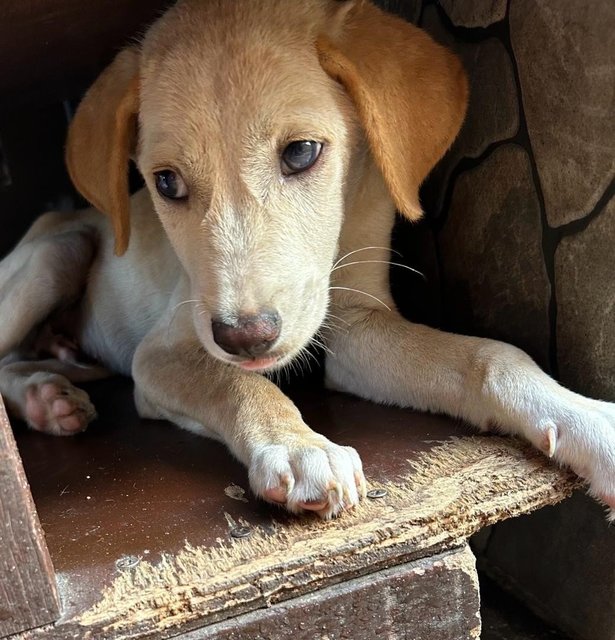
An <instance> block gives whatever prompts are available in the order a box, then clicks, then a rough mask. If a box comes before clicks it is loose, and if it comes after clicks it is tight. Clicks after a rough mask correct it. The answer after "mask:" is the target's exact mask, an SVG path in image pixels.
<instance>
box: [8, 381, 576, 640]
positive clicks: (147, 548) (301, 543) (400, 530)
mask: <svg viewBox="0 0 615 640" xmlns="http://www.w3.org/2000/svg"><path fill="white" fill-rule="evenodd" d="M131 392H132V387H131V384H130V383H129V381H126V380H121V379H115V380H109V381H107V382H104V383H100V384H96V385H93V386H92V387H91V393H92V397H93V400H94V402H95V404H96V406H97V408H98V410H99V414H100V419H99V420H98V421H97V422H96V423H94V424H93V425H91V427H90V428H89V429H88V431H87V432H86V433H84V434H80V435H78V436H76V437H74V438H53V437H49V436H45V435H42V434H39V433H35V432H31V431H27V430H25V429H23V428H22V427H20V426H17V434H16V435H17V440H18V444H19V447H20V451H21V454H22V458H23V461H24V466H25V468H26V472H27V474H28V477H29V479H30V482H31V485H32V491H33V495H34V498H35V501H36V504H37V508H38V511H39V515H40V518H41V522H42V524H43V527H44V529H45V532H46V536H47V542H48V545H49V549H50V552H51V556H52V558H53V560H54V564H55V566H56V569H57V573H58V582H59V585H60V591H61V595H62V601H63V606H64V609H63V616H62V618H61V620H60V621H59V623H58V625H57V626H55V627H50V628H48V629H45V630H44V631H42V632H40V633H36V632H35V633H29V634H27V635H26V636H25V637H27V638H33V637H44V638H45V640H51V639H56V638H57V639H64V638H73V637H79V638H81V637H86V634H88V633H89V634H91V637H92V638H98V637H101V638H106V639H107V638H128V637H130V638H137V637H138V638H166V637H172V636H174V635H177V634H178V633H180V632H186V631H189V630H191V629H196V628H199V627H204V626H207V625H211V624H216V623H219V622H222V621H223V620H226V619H229V618H236V617H237V616H241V615H244V614H247V613H249V612H251V611H256V610H258V609H263V608H267V607H270V606H273V605H276V604H277V603H281V602H284V601H288V600H290V599H293V598H297V597H301V596H303V595H306V594H309V593H314V592H317V591H319V590H321V589H323V588H327V587H330V586H333V585H335V584H339V583H341V582H346V581H349V580H354V579H356V578H359V577H361V576H364V575H367V574H370V573H374V572H377V571H380V570H382V569H385V568H388V567H392V566H394V565H400V564H404V563H408V562H413V561H415V560H417V559H420V558H424V557H429V556H432V555H434V554H438V553H441V552H442V551H443V550H445V549H448V548H453V547H457V546H459V545H461V544H463V543H464V541H465V540H466V538H467V537H468V536H469V535H470V534H471V533H473V532H474V531H476V530H477V529H478V528H480V527H481V526H483V525H486V524H489V523H491V522H494V521H497V520H500V519H502V518H505V517H510V516H512V515H516V514H518V513H524V512H526V511H529V510H532V509H534V508H537V507H539V506H542V505H544V504H549V503H553V502H556V501H558V500H560V499H562V498H563V497H565V495H566V494H567V493H568V492H569V491H570V490H571V489H572V487H573V483H572V482H571V481H570V478H569V476H568V475H567V474H565V473H563V472H561V471H559V470H557V469H556V468H554V467H552V466H551V465H549V464H548V463H547V462H546V459H545V458H544V457H543V456H541V455H540V454H538V453H535V452H533V451H531V450H529V449H528V448H527V447H520V446H519V445H515V444H511V443H510V441H509V440H504V439H501V438H490V437H484V438H477V439H470V438H469V437H468V436H469V435H470V432H469V431H468V430H467V428H466V427H464V426H463V425H462V424H460V423H458V422H456V421H453V420H450V419H447V418H444V417H440V416H433V415H425V414H417V413H414V412H412V411H404V410H399V409H393V408H386V407H381V406H377V405H375V404H372V403H369V402H364V401H361V400H359V399H357V398H354V397H351V396H348V395H344V394H336V393H327V392H324V391H323V390H321V389H318V388H314V389H307V390H306V389H303V390H300V391H295V392H293V395H294V397H295V399H296V401H297V403H298V405H299V407H300V408H301V410H302V412H303V414H304V416H305V418H306V420H307V422H308V423H309V424H311V425H312V426H313V427H314V428H315V429H317V430H319V431H321V432H322V433H324V434H325V435H327V436H328V437H330V438H331V439H333V440H335V441H337V442H340V443H345V444H349V445H352V446H355V447H356V448H357V449H358V450H359V452H360V453H361V455H362V457H363V460H364V464H365V469H366V473H367V476H368V478H369V480H370V482H371V484H372V486H376V487H381V486H385V487H387V488H388V492H389V493H388V494H387V496H386V497H385V498H384V499H382V500H378V501H367V502H366V503H365V504H364V505H363V506H362V507H361V508H360V509H358V510H356V512H354V513H348V514H345V515H344V516H343V517H342V518H340V519H339V520H337V521H334V522H330V523H321V522H320V521H318V520H317V519H315V518H309V517H305V518H298V517H291V516H288V515H286V514H285V513H284V512H283V511H281V510H279V509H276V508H274V507H271V506H268V505H265V504H263V503H262V502H260V501H258V500H255V499H254V497H253V496H252V495H251V494H250V492H249V489H248V481H247V474H246V471H245V469H244V468H243V467H242V466H241V465H240V464H239V463H237V462H236V461H235V460H233V458H232V457H231V456H230V455H229V454H228V452H227V451H226V449H225V447H224V446H223V445H221V444H219V443H216V442H212V441H209V440H207V439H204V438H199V437H197V436H195V435H192V434H190V433H187V432H185V431H182V430H179V429H177V428H176V427H173V426H171V425H169V424H167V423H164V422H155V421H142V420H139V419H138V418H137V416H136V414H135V410H134V406H133V404H132V399H131ZM443 447H444V449H442V448H443ZM438 452H439V453H438ZM436 454H437V455H436ZM443 464H445V465H446V466H444V467H443V466H442V465H443ZM413 465H414V466H413ZM416 465H419V466H416ZM238 488H239V489H244V490H245V494H243V495H241V491H240V490H239V491H238ZM237 526H246V527H248V528H249V530H250V532H251V535H250V536H249V537H248V538H246V539H240V540H236V539H234V538H233V537H232V535H231V532H232V530H233V529H235V528H236V527H237ZM186 543H188V546H186Z"/></svg>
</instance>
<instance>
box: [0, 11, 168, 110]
mask: <svg viewBox="0 0 615 640" xmlns="http://www.w3.org/2000/svg"><path fill="white" fill-rule="evenodd" d="M169 4H171V1H170V0H115V1H114V2H107V1H105V0H89V1H87V2H84V1H83V0H22V1H20V2H4V3H2V20H1V21H0V59H1V60H2V61H3V64H2V65H0V109H6V108H7V106H10V107H13V106H14V105H15V104H16V103H24V102H32V101H33V100H37V101H40V100H46V101H49V102H51V101H53V100H56V99H59V98H65V97H74V96H76V95H78V94H79V92H80V91H81V90H82V89H83V88H85V87H86V86H87V85H88V84H89V83H90V82H91V81H92V80H93V79H94V77H95V76H96V75H97V74H98V72H99V71H100V70H101V69H102V68H103V66H104V65H105V64H107V63H108V62H109V61H110V59H111V58H112V56H113V55H114V53H116V52H117V51H118V50H119V49H120V48H121V47H122V46H124V45H125V44H126V43H127V42H128V41H129V39H130V38H133V37H135V35H138V34H139V33H140V32H142V30H143V28H144V25H147V24H149V23H150V22H151V21H152V20H154V19H155V18H156V17H157V16H158V15H159V14H160V12H161V10H162V9H163V8H164V7H165V6H167V5H169Z"/></svg>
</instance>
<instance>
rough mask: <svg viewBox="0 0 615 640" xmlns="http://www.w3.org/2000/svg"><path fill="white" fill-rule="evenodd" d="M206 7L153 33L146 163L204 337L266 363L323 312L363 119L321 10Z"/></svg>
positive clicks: (309, 332) (237, 355) (145, 65)
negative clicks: (332, 71) (343, 81)
mask: <svg viewBox="0 0 615 640" xmlns="http://www.w3.org/2000/svg"><path fill="white" fill-rule="evenodd" d="M205 4H209V3H201V4H200V5H199V3H194V4H193V5H192V4H190V3H184V4H183V5H181V6H180V7H179V8H178V9H176V10H174V11H171V12H170V13H169V14H168V15H167V16H165V18H164V19H163V20H162V21H161V22H160V23H158V25H157V26H156V28H155V29H154V30H153V32H150V34H149V35H148V36H147V38H146V40H145V43H144V46H143V51H142V66H141V94H140V101H141V103H140V110H139V143H138V151H137V162H138V166H139V169H140V171H141V173H142V174H143V176H144V177H145V180H146V183H147V186H148V188H149V191H150V193H151V196H152V199H153V202H154V206H155V208H156V211H157V212H158V215H159V217H160V219H161V221H162V224H163V226H164V229H165V231H166V233H167V235H168V237H169V239H170V241H171V243H172V245H173V247H174V249H175V251H176V253H177V255H178V257H179V259H180V261H181V263H182V265H183V267H184V269H185V271H186V272H187V274H188V276H189V279H190V283H191V295H190V297H191V299H192V300H194V301H195V303H194V305H193V307H192V308H193V319H194V325H195V328H196V331H197V334H198V336H199V338H200V340H201V342H202V344H203V345H204V347H205V348H206V349H207V350H208V351H209V352H210V353H211V354H212V355H214V356H216V357H218V358H220V359H222V360H224V361H227V362H231V363H234V364H237V365H239V366H242V367H244V368H251V369H260V370H264V369H269V368H273V367H276V366H282V365H284V364H285V363H287V362H288V361H289V360H290V359H292V358H293V357H294V356H296V355H297V354H298V352H300V351H301V349H302V348H303V347H305V346H306V344H307V343H308V342H309V341H310V339H311V338H312V336H313V335H314V334H315V332H317V330H318V328H319V326H320V325H321V323H322V321H323V319H324V318H325V315H326V312H327V304H328V299H329V275H330V271H331V268H332V266H333V262H334V259H335V256H336V250H337V241H338V236H339V233H340V228H341V224H342V218H343V212H344V200H345V196H346V193H345V189H346V188H347V180H346V176H347V175H348V172H349V167H350V165H351V163H352V156H353V149H354V148H355V147H356V146H357V143H358V133H357V132H358V127H357V124H356V120H355V115H354V108H353V106H352V104H351V102H350V100H349V99H348V97H347V96H346V94H345V93H344V91H343V89H342V88H341V87H340V86H339V85H338V84H337V83H336V82H335V81H333V80H332V79H331V78H330V77H329V76H328V75H327V74H326V73H325V72H324V71H323V70H322V68H321V66H320V65H319V62H318V59H317V56H316V51H315V48H314V33H313V30H314V29H315V28H316V26H315V25H314V24H312V22H310V21H314V20H317V18H318V16H317V17H316V18H315V17H314V16H312V15H310V12H309V11H306V12H305V13H304V14H301V11H299V12H298V13H299V14H301V15H299V16H294V18H293V19H294V20H295V21H296V23H289V21H288V20H286V18H285V17H283V16H278V17H277V24H274V23H275V22H276V19H275V18H274V19H273V20H272V18H271V15H267V14H266V13H263V15H259V13H258V11H252V12H249V14H248V15H246V11H247V10H246V9H245V7H244V8H242V7H241V5H245V3H239V2H234V3H227V6H228V10H227V11H226V12H220V11H218V12H217V13H216V14H213V15H211V16H210V15H208V13H207V8H206V7H204V6H203V5H205ZM250 4H252V3H250ZM308 4H309V3H308ZM282 7H283V5H280V8H282Z"/></svg>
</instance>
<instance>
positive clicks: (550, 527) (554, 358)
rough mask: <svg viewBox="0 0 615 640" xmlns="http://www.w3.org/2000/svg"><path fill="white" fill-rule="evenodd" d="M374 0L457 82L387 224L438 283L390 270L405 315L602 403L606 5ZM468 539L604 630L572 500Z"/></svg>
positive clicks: (582, 626) (592, 542)
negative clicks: (434, 50)
mask: <svg viewBox="0 0 615 640" xmlns="http://www.w3.org/2000/svg"><path fill="white" fill-rule="evenodd" d="M383 4H384V5H385V6H388V7H389V8H392V9H393V10H395V11H397V12H399V13H402V14H404V15H405V16H406V17H407V18H408V19H410V20H413V21H415V22H416V23H417V24H419V25H420V26H422V27H423V28H425V29H427V30H428V31H429V32H430V33H431V34H432V35H433V36H434V37H435V38H436V39H437V40H438V41H440V42H442V43H443V44H446V45H447V46H449V47H451V48H453V49H454V50H456V51H457V52H458V53H459V54H460V55H461V57H462V59H463V61H464V63H465V66H466V69H467V71H468V73H469V76H470V82H471V92H472V95H471V99H470V107H469V112H468V117H467V119H466V123H465V125H464V128H463V130H462V132H461V134H460V136H459V138H458V140H457V141H456V143H455V144H454V146H453V148H452V149H451V150H450V152H449V153H448V154H447V157H446V158H445V159H444V160H443V161H442V162H441V163H440V166H439V167H438V168H437V169H436V171H434V173H433V174H432V176H431V177H430V179H429V180H428V182H427V183H426V184H425V185H424V188H423V191H422V201H423V206H424V208H425V211H426V214H427V216H426V217H427V219H426V221H425V222H423V223H421V224H420V225H418V226H417V227H416V228H412V227H410V226H409V225H403V224H401V225H400V229H398V233H397V235H396V245H397V247H398V248H400V249H402V251H403V252H404V254H406V255H408V256H411V255H413V254H412V252H413V251H414V250H415V249H416V247H417V246H418V245H419V244H420V246H421V252H420V254H415V255H416V257H414V258H410V259H411V260H412V259H414V260H415V266H419V267H420V268H422V269H423V270H424V271H425V273H426V275H427V276H428V278H429V280H430V286H431V287H432V288H433V287H439V294H440V295H439V297H437V300H436V296H434V295H433V294H431V297H429V298H425V295H424V292H423V296H422V298H421V292H420V291H419V292H418V294H417V295H413V294H412V293H411V294H410V296H409V294H408V291H409V290H410V291H411V288H412V287H411V284H409V285H408V286H407V287H406V288H404V286H402V285H400V284H399V283H396V282H395V274H393V278H394V284H395V287H394V290H395V291H396V293H397V295H398V298H399V300H400V307H401V308H402V310H403V311H404V312H407V313H408V314H409V315H411V316H412V315H413V309H412V307H411V304H410V303H409V302H408V297H414V298H416V299H419V300H420V299H423V303H424V304H427V305H431V310H430V312H425V311H422V312H421V313H420V314H418V317H417V314H414V319H418V320H420V321H426V322H431V323H433V324H439V325H440V326H442V327H444V328H447V329H449V330H453V331H457V332H466V333H470V334H474V335H483V336H489V337H494V338H499V339H503V340H506V341H508V342H512V343H513V344H516V345H517V346H519V347H521V348H523V349H525V350H526V351H528V352H529V353H530V354H531V355H532V356H533V357H534V358H535V359H536V360H537V361H538V362H539V364H540V365H541V366H542V367H543V368H545V369H546V370H547V371H549V372H550V373H552V374H553V375H554V376H556V377H558V378H559V379H560V380H562V382H563V383H564V384H566V385H567V386H569V387H571V388H573V389H575V390H578V391H580V392H582V393H584V394H586V395H590V396H593V397H598V398H602V399H606V400H611V401H615V199H614V197H613V196H614V194H615V184H614V180H613V176H614V175H615V2H613V0H585V1H580V0H508V1H506V0H439V1H434V0H424V2H420V1H418V0H417V1H413V0H409V1H407V2H403V1H398V2H392V1H389V2H388V3H386V2H383ZM418 239H420V240H418ZM425 239H428V240H429V242H425ZM429 247H432V251H431V253H430V252H429V251H428V248H429ZM483 541H484V537H483ZM481 549H482V554H481V555H482V563H483V565H484V566H485V567H486V568H487V569H488V570H489V571H491V572H492V573H493V574H495V575H496V576H497V577H498V579H499V580H500V581H502V582H504V583H507V584H508V586H509V587H512V588H513V589H514V590H515V591H516V592H517V593H518V594H520V595H521V596H522V597H523V598H524V599H525V600H526V601H528V602H529V603H530V604H531V605H532V606H533V608H535V609H536V610H537V611H538V612H539V613H540V614H541V615H542V616H543V617H546V618H547V619H549V620H551V621H552V622H554V623H556V624H558V625H559V626H561V628H562V629H564V630H565V631H567V632H568V633H569V634H570V635H571V636H572V637H575V638H580V639H582V640H615V563H613V562H612V558H614V557H615V534H614V532H613V529H612V528H611V529H610V530H609V529H608V528H607V526H606V524H605V522H604V518H603V514H602V512H601V510H600V508H599V507H598V506H597V505H595V504H594V503H592V502H591V501H589V500H588V499H587V498H585V497H584V496H581V495H579V496H576V497H575V499H574V500H571V501H568V502H567V503H565V504H564V505H562V506H560V507H558V508H554V509H549V510H543V511H541V512H540V513H539V514H536V515H535V516H530V517H526V518H522V519H518V520H515V521H514V522H510V523H504V524H502V525H498V527H496V528H495V530H493V531H492V533H491V536H490V537H489V538H488V540H487V543H486V545H483V546H482V547H481ZM607 559H608V561H606V560H607Z"/></svg>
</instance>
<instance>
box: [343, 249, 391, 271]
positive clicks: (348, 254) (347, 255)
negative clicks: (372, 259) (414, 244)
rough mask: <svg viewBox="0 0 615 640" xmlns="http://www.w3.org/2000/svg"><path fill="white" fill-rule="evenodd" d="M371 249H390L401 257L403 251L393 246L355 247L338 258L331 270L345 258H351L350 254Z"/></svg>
mask: <svg viewBox="0 0 615 640" xmlns="http://www.w3.org/2000/svg"><path fill="white" fill-rule="evenodd" d="M370 250H381V251H389V252H391V253H395V254H397V255H398V256H399V257H400V258H401V253H399V251H395V250H394V249H391V247H378V246H373V247H361V248H360V249H355V250H354V251H349V252H348V253H345V254H344V255H343V256H342V257H341V258H338V260H337V261H336V262H335V264H334V265H333V267H332V269H331V271H333V270H334V269H335V268H336V267H337V266H338V265H339V264H340V263H342V262H343V261H344V260H346V258H349V257H350V256H353V255H354V254H355V253H359V252H361V251H370Z"/></svg>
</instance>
